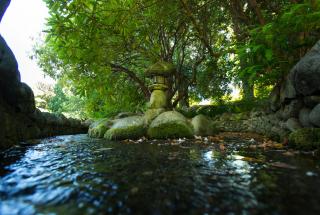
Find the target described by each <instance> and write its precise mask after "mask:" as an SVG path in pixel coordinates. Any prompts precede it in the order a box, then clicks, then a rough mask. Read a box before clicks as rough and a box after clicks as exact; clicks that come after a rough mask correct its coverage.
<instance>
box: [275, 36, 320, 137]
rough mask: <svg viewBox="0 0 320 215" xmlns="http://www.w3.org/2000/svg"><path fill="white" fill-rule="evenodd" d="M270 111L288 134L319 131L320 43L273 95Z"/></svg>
mask: <svg viewBox="0 0 320 215" xmlns="http://www.w3.org/2000/svg"><path fill="white" fill-rule="evenodd" d="M270 109H271V110H272V111H274V112H275V115H276V116H277V117H278V118H279V119H281V120H283V122H286V123H285V127H286V129H287V130H288V131H291V132H292V131H295V130H297V129H299V128H300V127H302V128H313V127H318V128H319V127H320V41H318V43H317V44H316V45H315V46H314V47H313V48H312V49H311V50H310V51H309V52H308V53H307V54H306V55H305V56H304V57H303V58H302V59H301V60H300V61H299V62H298V63H297V64H296V65H295V66H294V67H293V69H292V70H291V71H290V73H289V74H288V76H287V78H286V79H285V80H284V82H283V83H282V84H281V86H280V87H279V85H277V86H276V87H275V88H274V90H273V91H272V92H271V94H270Z"/></svg>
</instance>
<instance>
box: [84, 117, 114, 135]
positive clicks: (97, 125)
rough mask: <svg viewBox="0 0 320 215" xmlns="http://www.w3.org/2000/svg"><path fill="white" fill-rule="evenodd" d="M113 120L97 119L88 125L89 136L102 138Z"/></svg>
mask: <svg viewBox="0 0 320 215" xmlns="http://www.w3.org/2000/svg"><path fill="white" fill-rule="evenodd" d="M113 123H114V121H113V120H110V119H109V118H104V119H99V120H97V121H95V122H94V123H92V124H91V125H90V127H89V131H88V134H89V137H95V138H103V136H104V134H105V133H106V131H107V130H108V129H109V128H110V127H111V126H112V125H113Z"/></svg>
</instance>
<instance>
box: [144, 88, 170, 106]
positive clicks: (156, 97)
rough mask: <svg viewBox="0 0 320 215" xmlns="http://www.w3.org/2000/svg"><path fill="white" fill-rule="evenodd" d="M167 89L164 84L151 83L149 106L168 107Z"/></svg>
mask: <svg viewBox="0 0 320 215" xmlns="http://www.w3.org/2000/svg"><path fill="white" fill-rule="evenodd" d="M167 89H168V87H167V86H166V85H164V84H153V85H151V86H150V90H151V91H152V93H151V97H150V106H149V108H151V109H157V108H167V107H168V99H167V92H166V91H167Z"/></svg>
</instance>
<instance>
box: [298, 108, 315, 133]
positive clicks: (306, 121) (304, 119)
mask: <svg viewBox="0 0 320 215" xmlns="http://www.w3.org/2000/svg"><path fill="white" fill-rule="evenodd" d="M310 112H311V109H309V108H302V109H301V110H300V112H299V121H300V123H301V125H302V126H303V127H305V128H312V127H313V125H312V124H311V122H310V118H309V115H310Z"/></svg>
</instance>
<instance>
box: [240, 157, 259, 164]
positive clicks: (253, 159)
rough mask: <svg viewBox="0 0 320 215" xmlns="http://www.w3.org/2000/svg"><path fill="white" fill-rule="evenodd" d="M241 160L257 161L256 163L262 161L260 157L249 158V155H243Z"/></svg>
mask: <svg viewBox="0 0 320 215" xmlns="http://www.w3.org/2000/svg"><path fill="white" fill-rule="evenodd" d="M241 160H243V161H248V162H257V163H261V162H263V160H261V159H257V158H251V157H243V158H241Z"/></svg>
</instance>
